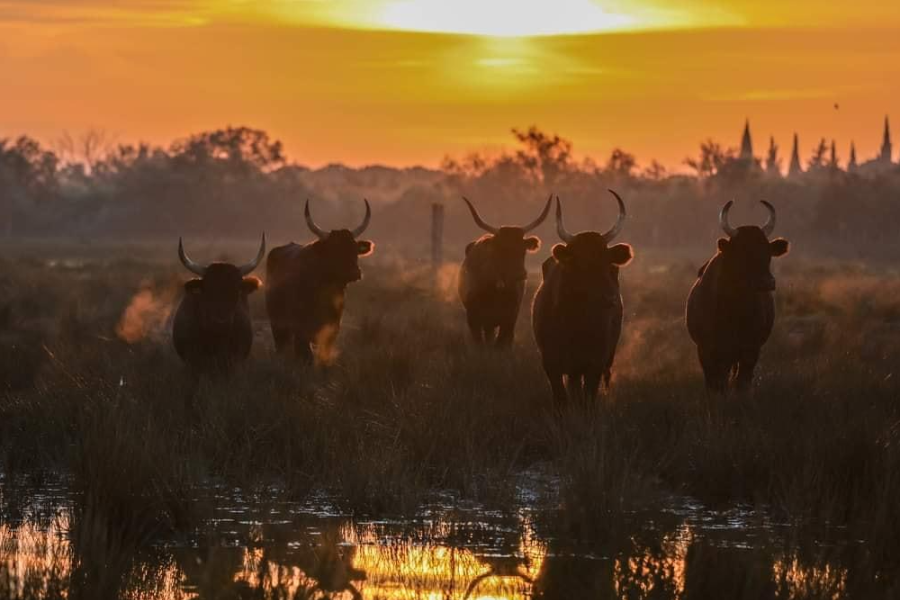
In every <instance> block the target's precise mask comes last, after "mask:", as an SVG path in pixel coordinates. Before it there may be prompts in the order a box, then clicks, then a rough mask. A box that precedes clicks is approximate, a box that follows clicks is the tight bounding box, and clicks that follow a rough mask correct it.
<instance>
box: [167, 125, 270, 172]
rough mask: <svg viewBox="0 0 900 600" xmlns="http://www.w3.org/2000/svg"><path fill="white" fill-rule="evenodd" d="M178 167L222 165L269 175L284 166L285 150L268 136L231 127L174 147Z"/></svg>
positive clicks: (181, 142) (257, 131)
mask: <svg viewBox="0 0 900 600" xmlns="http://www.w3.org/2000/svg"><path fill="white" fill-rule="evenodd" d="M171 154H172V157H173V159H174V160H175V161H176V163H177V164H189V165H195V166H199V165H208V164H210V163H220V164H223V165H224V166H226V167H227V168H228V169H229V170H232V171H234V172H241V171H244V172H245V171H248V170H257V171H261V172H269V171H272V170H275V169H278V168H280V167H282V166H284V164H285V156H284V147H283V146H282V144H281V142H280V141H277V140H271V139H269V134H268V133H266V132H265V131H261V130H259V129H250V128H248V127H228V128H227V129H218V130H216V131H207V132H203V133H199V134H196V135H193V136H191V137H189V138H187V139H185V140H179V141H177V142H175V143H174V144H172V148H171Z"/></svg>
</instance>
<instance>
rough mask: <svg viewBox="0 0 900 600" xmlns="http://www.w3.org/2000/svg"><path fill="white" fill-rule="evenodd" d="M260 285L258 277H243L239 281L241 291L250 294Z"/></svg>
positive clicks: (260, 281)
mask: <svg viewBox="0 0 900 600" xmlns="http://www.w3.org/2000/svg"><path fill="white" fill-rule="evenodd" d="M261 287H262V280H260V278H259V277H244V279H243V281H241V292H243V293H244V294H252V293H253V292H255V291H256V290H258V289H259V288H261Z"/></svg>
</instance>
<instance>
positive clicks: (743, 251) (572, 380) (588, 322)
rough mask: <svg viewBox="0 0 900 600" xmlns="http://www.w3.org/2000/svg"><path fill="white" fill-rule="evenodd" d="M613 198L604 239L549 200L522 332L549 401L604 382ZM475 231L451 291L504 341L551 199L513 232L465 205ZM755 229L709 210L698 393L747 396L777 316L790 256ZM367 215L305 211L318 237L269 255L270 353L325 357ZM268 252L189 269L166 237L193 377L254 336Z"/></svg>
mask: <svg viewBox="0 0 900 600" xmlns="http://www.w3.org/2000/svg"><path fill="white" fill-rule="evenodd" d="M610 193H612V195H613V197H614V198H615V200H616V202H617V203H618V208H619V216H618V219H617V221H616V224H615V225H614V226H613V227H612V228H611V229H610V230H609V231H607V232H605V233H598V232H595V231H584V232H581V233H577V234H572V233H570V232H569V231H568V229H566V226H565V225H564V223H563V212H562V204H561V203H560V201H559V198H556V228H557V233H558V235H559V237H560V239H561V240H562V242H563V243H560V244H556V245H555V246H554V247H553V249H552V252H551V256H550V257H549V258H548V259H547V260H545V261H544V263H543V266H542V270H543V281H542V283H541V285H540V287H539V288H538V290H537V293H536V295H535V298H534V304H533V308H532V326H533V329H534V337H535V340H536V342H537V345H538V348H539V350H540V353H541V357H542V360H543V366H544V370H545V372H546V373H547V377H548V379H549V381H550V386H551V388H552V390H553V395H554V398H555V400H556V402H557V403H558V404H562V403H565V402H566V401H567V400H568V399H570V398H586V399H593V398H595V397H596V395H597V393H598V391H599V388H600V384H601V382H603V383H604V384H605V385H606V386H608V385H609V381H610V377H611V374H612V366H613V361H614V359H615V353H616V346H617V345H618V342H619V336H620V335H621V332H622V319H623V304H622V295H621V293H620V290H619V268H620V267H624V266H626V265H627V264H628V263H629V262H631V259H632V258H633V256H634V252H633V250H632V248H631V246H630V245H628V244H614V245H611V243H612V242H613V240H614V239H615V238H616V237H617V236H618V235H619V233H621V231H622V228H623V225H624V222H625V203H624V202H623V201H622V198H621V197H619V195H618V194H616V192H614V191H612V190H610ZM464 201H465V203H466V205H467V206H468V208H469V210H470V211H471V213H472V218H473V219H474V220H475V223H476V224H477V225H478V226H479V227H480V228H482V229H484V230H485V231H486V232H487V233H486V234H485V235H484V236H482V237H481V238H479V239H478V240H476V241H474V242H472V243H470V244H469V245H468V246H467V247H466V251H465V259H464V260H463V263H462V267H461V269H460V274H459V283H458V285H459V288H458V289H459V296H460V299H461V300H462V304H463V306H464V307H465V311H466V319H467V322H468V326H469V330H470V331H471V334H472V337H473V339H474V340H475V341H476V343H479V344H495V345H497V346H499V347H508V346H510V345H511V344H512V342H513V336H514V331H515V324H516V321H517V319H518V316H519V308H520V306H521V305H522V300H523V297H524V295H525V283H526V280H527V277H528V273H527V271H526V269H525V255H526V253H530V252H531V253H533V252H537V250H538V249H539V248H540V246H541V241H540V240H539V239H538V238H536V237H534V236H529V235H527V234H528V233H529V232H530V231H532V230H534V229H535V228H537V227H538V226H539V225H541V224H542V223H543V222H544V220H546V218H547V216H548V215H549V213H550V209H551V207H552V204H553V197H552V196H551V197H550V198H549V199H548V200H547V204H546V206H545V207H544V209H543V211H542V212H541V214H540V215H539V216H538V217H537V219H535V220H534V221H533V222H531V223H529V224H528V225H525V226H523V227H509V226H504V227H495V226H492V225H489V224H488V223H487V222H485V221H484V219H482V218H481V216H480V215H479V214H478V211H477V210H476V208H475V206H474V205H473V204H472V203H471V202H470V201H469V200H468V199H465V198H464ZM762 204H763V205H764V206H765V208H766V209H767V210H768V211H769V219H768V221H767V223H766V224H765V225H764V226H763V227H757V226H749V225H748V226H742V227H737V228H734V227H732V226H731V225H730V223H729V218H728V214H729V211H730V209H731V206H732V202H728V203H727V204H726V205H725V206H724V207H723V208H722V210H721V212H720V214H719V222H720V225H721V227H722V229H723V230H724V231H725V233H726V234H727V235H728V237H727V238H721V239H719V241H718V252H717V253H716V254H715V256H713V257H712V258H711V259H710V260H709V261H707V263H706V264H705V265H703V267H701V268H700V272H699V274H698V279H697V281H696V283H695V284H694V286H693V288H692V289H691V292H690V295H689V296H688V301H687V311H686V316H687V327H688V331H689V332H690V335H691V338H692V339H693V341H694V343H695V344H696V345H697V349H698V354H699V358H700V364H701V366H702V368H703V373H704V376H705V379H706V384H707V386H708V387H709V388H710V389H711V390H713V391H717V392H724V391H725V390H726V388H727V387H728V385H729V381H730V380H731V379H733V380H734V383H735V386H736V387H737V388H738V389H743V388H746V387H748V386H749V385H750V383H751V382H752V379H753V370H754V368H755V367H756V363H757V361H758V359H759V354H760V350H761V348H762V346H763V345H764V344H765V343H766V341H767V339H768V338H769V334H770V333H771V331H772V326H773V324H774V319H775V302H774V297H773V292H774V291H775V278H774V277H773V276H772V273H771V269H770V265H771V259H772V257H778V256H782V255H784V254H785V253H787V251H788V242H787V241H786V240H784V239H781V238H778V239H774V240H771V241H770V239H769V238H770V236H771V235H772V233H773V231H774V228H775V209H774V208H773V207H772V205H771V204H769V203H768V202H765V201H763V202H762ZM371 215H372V211H371V208H370V207H369V203H368V202H366V216H365V218H364V220H363V222H362V224H361V225H360V226H359V227H357V228H356V229H353V230H348V229H339V230H335V231H325V230H323V229H322V228H320V227H319V226H318V225H316V223H315V221H314V220H313V218H312V216H311V214H310V210H309V202H308V201H307V203H306V210H305V216H306V223H307V225H308V227H309V229H310V230H311V231H312V232H313V233H314V234H315V235H316V238H317V239H316V240H315V241H314V242H312V243H309V244H306V245H302V246H301V245H298V244H293V243H292V244H288V245H286V246H280V247H278V248H275V249H273V250H272V251H271V252H270V253H269V256H268V259H267V261H266V277H267V285H266V310H267V312H268V315H269V321H270V323H271V327H272V335H273V337H274V340H275V347H276V348H277V350H278V351H279V352H280V353H284V354H289V355H293V356H296V357H297V358H298V359H299V360H301V361H303V362H305V363H312V362H313V348H315V349H316V352H317V354H318V355H320V356H322V355H326V356H327V355H329V354H330V352H331V351H332V350H333V346H334V344H335V341H336V338H337V335H338V331H339V329H340V323H341V317H342V315H343V310H344V298H345V293H346V288H347V285H348V284H350V283H353V282H355V281H359V280H360V279H361V278H362V273H361V271H360V268H359V257H360V256H368V255H370V254H371V253H372V251H373V250H374V244H373V243H372V242H370V241H367V240H361V239H359V238H360V236H361V235H362V234H363V233H364V232H365V230H366V228H367V227H368V225H369V221H370V219H371ZM265 255H266V237H265V234H263V237H262V242H261V244H260V248H259V252H258V254H257V256H256V258H254V259H253V260H252V261H251V262H249V263H247V264H245V265H241V266H236V265H232V264H228V263H212V264H209V265H201V264H198V263H196V262H194V261H193V260H191V259H190V258H189V257H188V255H187V254H186V252H185V250H184V246H183V245H182V242H181V240H179V242H178V256H179V258H180V259H181V262H182V264H183V265H184V266H185V267H186V268H187V269H188V270H189V271H191V272H192V273H194V274H195V275H197V276H198V277H199V279H193V280H191V281H188V282H187V283H186V284H185V294H184V298H183V300H182V302H181V304H180V306H179V307H178V311H177V312H176V314H175V319H174V322H173V330H172V339H173V342H174V345H175V349H176V351H177V353H178V355H179V356H180V357H181V358H182V360H184V361H185V362H186V363H187V364H188V365H189V366H190V367H191V368H192V369H194V370H196V371H199V372H203V371H210V370H221V369H229V368H230V367H232V366H234V365H235V364H236V363H238V362H239V361H241V360H243V359H245V358H246V357H247V356H248V355H249V354H250V348H251V345H252V342H253V328H252V323H251V318H250V308H249V304H248V300H247V298H248V296H249V295H250V294H252V293H253V292H254V291H256V290H257V289H258V288H259V287H260V285H261V282H260V280H259V279H258V278H256V277H253V276H251V273H252V272H253V271H254V270H255V269H256V268H257V267H258V266H259V263H260V262H262V259H263V258H264V257H265Z"/></svg>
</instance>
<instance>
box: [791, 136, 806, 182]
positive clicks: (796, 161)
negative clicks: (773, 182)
mask: <svg viewBox="0 0 900 600" xmlns="http://www.w3.org/2000/svg"><path fill="white" fill-rule="evenodd" d="M802 173H803V165H801V164H800V138H799V137H798V136H797V134H796V133H795V134H794V150H793V152H791V166H790V168H789V169H788V177H796V176H797V175H800V174H802Z"/></svg>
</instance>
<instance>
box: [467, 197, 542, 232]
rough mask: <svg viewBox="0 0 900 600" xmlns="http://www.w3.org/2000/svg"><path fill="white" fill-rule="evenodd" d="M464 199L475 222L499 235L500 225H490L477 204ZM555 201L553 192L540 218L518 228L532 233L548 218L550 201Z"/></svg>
mask: <svg viewBox="0 0 900 600" xmlns="http://www.w3.org/2000/svg"><path fill="white" fill-rule="evenodd" d="M463 201H465V203H466V205H467V206H468V207H469V212H471V213H472V218H473V219H474V220H475V224H476V225H478V226H479V227H481V228H482V229H484V230H485V231H487V232H488V233H490V234H493V235H497V234H498V233H499V232H500V229H501V228H500V227H494V226H493V225H489V224H488V223H487V222H486V221H485V220H484V219H482V218H481V215H479V214H478V211H477V210H476V209H475V206H473V205H472V203H471V202H469V199H468V198H466V197H465V196H463ZM551 202H553V194H550V197H549V198H547V205H546V206H545V207H544V210H543V211H541V214H540V215H538V218H537V219H535V220H534V221H532V222H531V223H529V224H528V225H523V226H522V227H519V228H518V229H521V230H522V234H523V235H524V234H526V233H530V232H532V231H533V230H535V229H537V228H538V227H540V225H541V223H543V222H544V221H545V220H546V219H547V215H549V214H550V203H551Z"/></svg>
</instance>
